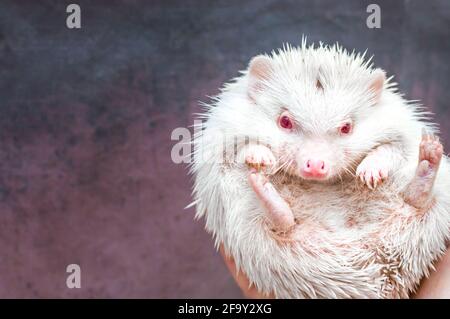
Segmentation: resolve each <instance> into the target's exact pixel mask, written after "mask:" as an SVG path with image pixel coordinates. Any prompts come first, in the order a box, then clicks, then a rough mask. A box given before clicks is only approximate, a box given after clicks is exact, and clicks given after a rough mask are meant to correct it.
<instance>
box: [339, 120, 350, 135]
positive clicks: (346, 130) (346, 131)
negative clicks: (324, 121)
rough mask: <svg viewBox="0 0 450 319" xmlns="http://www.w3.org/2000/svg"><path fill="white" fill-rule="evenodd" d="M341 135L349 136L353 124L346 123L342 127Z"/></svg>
mask: <svg viewBox="0 0 450 319" xmlns="http://www.w3.org/2000/svg"><path fill="white" fill-rule="evenodd" d="M340 131H341V134H349V133H350V132H351V131H352V124H351V123H345V124H344V125H342V126H341V129H340Z"/></svg>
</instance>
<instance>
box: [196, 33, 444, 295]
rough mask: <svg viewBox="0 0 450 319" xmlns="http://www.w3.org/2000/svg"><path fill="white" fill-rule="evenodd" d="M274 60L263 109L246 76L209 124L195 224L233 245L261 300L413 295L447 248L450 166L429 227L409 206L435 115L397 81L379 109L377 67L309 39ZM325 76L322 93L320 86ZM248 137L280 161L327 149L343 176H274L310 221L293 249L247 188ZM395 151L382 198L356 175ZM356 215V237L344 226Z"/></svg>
mask: <svg viewBox="0 0 450 319" xmlns="http://www.w3.org/2000/svg"><path fill="white" fill-rule="evenodd" d="M270 58H271V60H272V63H273V68H274V72H273V74H272V79H269V80H267V81H265V82H264V85H265V87H266V89H265V90H263V91H262V92H261V94H259V95H258V96H257V97H256V100H255V101H252V100H251V99H250V98H249V95H248V86H249V74H248V71H244V72H243V73H242V75H241V76H240V77H238V78H236V79H235V80H234V81H233V82H232V83H230V84H227V85H226V86H225V88H224V89H223V91H222V92H221V94H220V95H219V96H218V97H216V98H215V99H214V101H213V103H212V104H211V105H207V108H206V112H205V113H204V114H203V115H202V116H201V118H203V119H205V120H206V121H205V123H203V130H202V131H200V132H199V133H198V134H197V135H196V136H195V141H194V145H195V153H194V163H193V164H192V167H191V169H192V173H193V174H195V187H194V191H193V194H194V199H195V201H194V203H195V204H196V210H197V214H196V217H197V218H201V217H204V218H205V221H206V229H207V230H208V231H209V232H211V233H212V234H213V236H214V238H215V242H216V246H217V247H218V245H219V244H220V243H223V244H224V248H225V251H226V252H227V253H229V254H231V255H232V256H233V257H234V259H235V262H236V265H237V267H238V268H241V269H242V270H243V271H244V272H245V273H246V274H247V276H248V277H249V279H250V281H251V282H252V283H253V284H255V285H256V287H257V288H258V289H259V290H260V291H261V292H263V293H266V294H269V293H274V294H275V296H276V297H278V298H391V297H400V298H405V297H408V296H409V294H410V293H411V292H412V291H414V290H415V289H416V287H417V284H418V283H419V281H420V279H421V278H422V277H423V276H424V275H427V274H428V272H429V269H430V267H431V266H432V263H433V261H434V260H436V259H437V258H438V257H439V256H440V255H441V254H442V252H443V251H444V250H445V245H446V241H448V239H449V225H450V218H449V216H450V214H449V210H450V193H449V192H448V190H449V189H450V176H449V175H450V170H449V162H448V159H447V158H446V157H445V156H444V158H443V159H442V161H441V166H440V169H439V174H438V177H437V179H436V182H435V185H434V190H433V191H434V198H435V200H436V203H435V204H434V205H433V206H432V208H431V209H430V210H429V211H428V212H426V213H425V215H424V216H423V217H421V218H417V217H416V216H419V215H418V214H417V211H415V210H414V209H413V208H412V207H410V206H408V205H405V203H404V201H403V198H402V197H401V193H402V191H403V190H404V189H405V187H406V185H407V184H408V183H409V181H410V180H411V179H412V177H413V176H414V171H415V169H416V167H417V158H418V150H419V142H420V139H421V131H422V129H423V128H426V129H427V130H428V131H429V132H435V131H436V130H435V128H434V125H432V124H429V123H426V122H424V121H423V119H425V118H426V116H427V114H426V113H425V112H423V111H421V109H420V108H419V106H418V105H416V104H413V103H408V102H407V101H405V100H404V99H403V98H402V96H401V95H400V94H398V93H397V92H396V89H395V88H394V84H393V83H389V82H388V83H387V84H385V87H384V89H383V92H382V96H381V100H380V101H379V103H377V105H373V92H370V90H368V86H369V84H370V75H371V74H372V72H373V68H372V65H371V64H370V62H368V61H365V60H364V56H363V55H357V54H354V53H348V52H347V51H345V50H343V49H342V48H341V47H339V46H337V45H336V46H332V47H327V46H323V45H320V46H319V47H314V46H307V45H306V43H305V41H304V42H303V44H302V46H301V47H299V48H292V47H290V46H286V47H284V48H283V49H282V50H280V51H278V52H277V53H273V54H272V55H271V57H270ZM318 78H319V79H320V82H321V83H322V85H323V87H324V89H323V92H319V91H318V89H317V88H316V80H317V79H318ZM284 109H287V110H288V111H289V112H290V113H291V114H292V115H293V116H294V117H295V119H296V120H297V121H298V123H300V127H301V128H300V129H299V130H298V131H296V132H295V133H287V132H284V131H283V130H280V128H279V127H278V126H277V117H278V115H279V114H280V112H281V111H282V110H284ZM348 118H352V120H353V121H354V125H355V126H354V132H353V133H352V134H351V135H350V136H347V137H339V136H336V135H333V132H334V131H333V128H335V127H339V124H340V123H342V121H345V120H346V119H348ZM245 137H248V138H249V139H250V140H255V139H257V138H258V139H259V141H260V142H261V143H262V144H264V145H267V146H269V147H270V148H271V149H272V151H273V152H274V154H275V156H276V157H277V158H278V159H279V160H280V161H283V158H282V157H283V156H288V157H292V158H291V159H292V160H293V162H295V161H297V160H298V159H299V158H302V156H304V154H303V153H304V152H306V153H308V152H310V151H311V150H314V145H316V144H317V145H322V146H323V148H324V150H323V151H321V154H322V155H323V156H324V157H325V158H326V159H327V161H329V162H330V163H331V164H332V166H333V172H334V174H335V175H334V178H333V179H331V180H330V181H328V182H327V183H316V182H310V181H306V180H303V179H301V178H299V177H298V176H295V174H292V172H290V171H288V170H287V171H283V170H281V171H280V173H279V174H278V175H276V176H274V177H273V183H274V185H275V187H276V188H277V189H278V191H279V192H280V194H281V195H282V196H283V197H284V198H285V199H286V200H288V202H289V203H290V205H291V208H292V210H293V211H294V214H295V216H296V218H297V219H299V220H300V221H301V222H300V224H299V228H298V231H297V232H296V234H295V236H294V238H295V241H294V242H284V241H283V240H279V239H277V238H276V237H274V235H273V233H271V232H270V230H269V229H268V227H267V224H266V222H265V211H264V209H263V207H262V206H261V204H260V202H259V201H258V199H257V198H256V196H255V194H254V192H253V190H252V189H251V188H250V186H249V183H248V181H247V174H248V169H247V168H246V167H245V165H243V164H242V163H240V162H236V161H234V158H235V157H234V152H233V148H232V147H233V143H235V140H234V138H236V140H237V149H238V153H239V150H240V149H241V148H242V145H243V141H244V138H245ZM315 143H316V144H315ZM386 144H388V145H392V146H393V152H392V155H393V157H392V158H389V159H386V161H389V162H391V164H392V172H391V173H390V176H389V177H388V178H387V181H386V182H384V183H383V184H382V185H381V186H379V187H378V188H377V189H376V190H374V191H372V190H369V189H367V188H366V187H364V186H362V185H361V184H358V183H357V181H356V179H355V177H354V176H352V174H354V173H355V170H356V168H357V166H358V164H360V163H361V161H362V160H363V159H364V158H365V157H366V155H367V154H369V153H370V152H371V151H372V150H373V149H375V148H376V147H377V146H379V145H386ZM223 145H225V146H226V152H225V153H226V156H225V159H223ZM344 151H346V153H345V152H344ZM302 152H303V153H302ZM293 154H294V155H293ZM394 160H395V163H392V162H393V161H394ZM294 167H295V165H294ZM349 216H350V217H352V218H353V219H352V220H354V221H355V222H356V223H357V226H356V227H348V226H346V221H348V219H349Z"/></svg>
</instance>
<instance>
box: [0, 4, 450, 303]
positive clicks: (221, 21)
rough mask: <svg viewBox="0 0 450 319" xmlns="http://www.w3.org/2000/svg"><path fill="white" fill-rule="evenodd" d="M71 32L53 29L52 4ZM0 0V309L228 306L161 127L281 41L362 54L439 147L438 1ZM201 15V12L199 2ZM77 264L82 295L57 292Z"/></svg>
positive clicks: (442, 98)
mask: <svg viewBox="0 0 450 319" xmlns="http://www.w3.org/2000/svg"><path fill="white" fill-rule="evenodd" d="M71 2H76V3H78V4H79V5H80V6H81V10H82V28H81V29H80V30H69V29H67V28H66V26H65V20H66V16H67V14H66V12H65V9H66V6H67V4H69V3H71ZM371 2H373V1H370V2H369V1H357V0H354V1H333V0H329V1H298V0H296V1H275V0H273V1H270V0H264V1H261V0H253V1H214V2H213V1H186V0H179V1H81V0H80V1H56V0H55V1H31V0H30V1H2V2H1V3H0V297H3V298H4V297H144V298H155V297H212V298H214V297H240V296H241V294H240V292H239V290H238V289H237V288H236V286H235V284H234V283H233V282H232V279H231V276H230V275H229V274H228V272H227V270H226V268H225V266H224V264H223V262H222V260H221V258H220V257H219V256H218V254H217V253H216V252H215V251H214V249H213V243H212V240H211V239H210V236H209V235H208V234H206V232H204V230H203V224H202V222H194V221H193V215H194V211H193V209H188V210H184V209H183V207H184V206H185V205H186V204H188V203H189V202H190V187H191V179H190V177H188V176H187V168H186V167H185V166H183V165H175V164H173V163H172V161H171V159H170V151H171V148H172V146H173V145H174V142H173V141H171V140H170V134H171V132H172V130H173V129H174V128H175V127H179V126H182V127H187V126H188V125H190V124H192V113H193V112H196V111H198V106H197V101H198V100H204V101H205V100H206V95H214V94H216V93H218V88H219V86H220V85H221V84H222V83H223V82H224V81H226V80H228V79H229V78H231V77H234V76H236V75H237V74H238V73H237V71H238V70H240V69H243V68H245V67H246V64H247V63H248V61H249V59H250V58H251V57H252V56H254V55H256V54H258V53H261V52H267V51H270V50H272V49H273V48H277V47H279V46H281V45H282V43H284V42H290V43H292V44H299V43H300V40H301V36H302V35H303V34H304V35H307V36H308V39H309V40H310V41H316V42H317V41H323V42H326V43H334V42H336V41H339V42H340V43H341V44H343V45H344V46H345V47H347V48H350V49H353V48H355V49H356V50H358V51H362V50H365V49H366V48H368V49H369V51H368V52H369V53H370V54H374V55H375V59H374V61H375V63H376V64H377V65H378V66H380V67H382V68H384V69H385V70H387V72H388V74H389V75H395V77H396V80H397V81H398V82H399V83H400V88H401V90H402V91H403V92H404V93H405V94H406V97H407V98H409V99H420V100H422V101H423V103H424V104H425V105H426V106H427V107H429V108H430V109H431V110H432V111H433V112H435V113H436V114H437V117H436V119H437V122H439V124H440V125H441V129H442V137H443V138H444V141H445V145H446V148H447V150H448V149H449V147H450V125H449V124H448V122H449V120H450V113H449V107H448V106H449V104H448V101H450V90H449V83H450V69H449V63H448V60H449V58H450V41H449V39H450V28H449V27H450V2H449V1H448V0H434V1H421V0H410V1H408V0H404V1H381V0H377V1H376V3H378V4H379V5H380V6H381V10H382V12H381V17H382V28H381V29H368V28H367V27H366V24H365V21H366V17H367V15H368V14H367V13H366V7H367V5H368V4H369V3H371ZM213 3H214V4H213ZM71 263H77V264H79V265H80V266H81V270H82V288H81V289H72V290H70V289H68V288H67V287H66V285H65V282H66V276H67V274H66V272H65V269H66V266H67V265H68V264H71Z"/></svg>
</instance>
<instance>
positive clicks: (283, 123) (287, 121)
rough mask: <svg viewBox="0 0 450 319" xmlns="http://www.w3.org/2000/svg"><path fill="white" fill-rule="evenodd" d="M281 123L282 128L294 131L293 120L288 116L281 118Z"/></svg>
mask: <svg viewBox="0 0 450 319" xmlns="http://www.w3.org/2000/svg"><path fill="white" fill-rule="evenodd" d="M279 122H280V126H281V127H282V128H285V129H287V130H290V129H292V126H293V125H292V121H291V119H290V118H289V116H287V115H282V116H280V120H279Z"/></svg>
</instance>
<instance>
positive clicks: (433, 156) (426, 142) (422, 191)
mask: <svg viewBox="0 0 450 319" xmlns="http://www.w3.org/2000/svg"><path fill="white" fill-rule="evenodd" d="M442 153H443V147H442V144H441V143H440V142H439V138H438V137H436V136H435V135H432V134H427V133H426V132H424V133H423V134H422V141H421V142H420V146H419V165H418V166H417V169H416V174H415V175H414V177H413V179H412V181H411V182H410V183H409V184H408V186H407V187H406V190H405V192H404V199H405V202H406V203H408V204H410V205H411V206H414V207H415V208H417V209H422V210H423V209H426V208H428V207H429V206H430V205H431V204H432V199H433V197H432V189H433V185H434V180H435V179H436V175H437V172H438V169H439V164H440V162H441V158H442Z"/></svg>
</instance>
